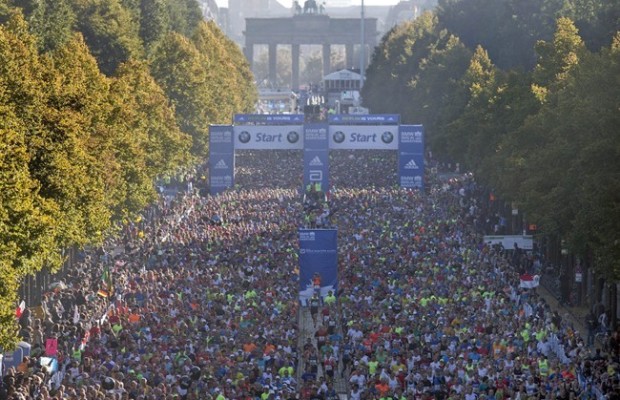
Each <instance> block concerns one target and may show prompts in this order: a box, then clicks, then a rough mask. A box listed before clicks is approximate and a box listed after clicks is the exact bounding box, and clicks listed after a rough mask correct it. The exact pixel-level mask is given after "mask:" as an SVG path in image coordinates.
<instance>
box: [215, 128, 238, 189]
mask: <svg viewBox="0 0 620 400" xmlns="http://www.w3.org/2000/svg"><path fill="white" fill-rule="evenodd" d="M233 134H234V131H233V127H232V126H230V125H212V126H210V127H209V193H211V194H212V195H215V194H218V193H221V192H223V191H224V190H226V189H228V188H230V187H232V186H233V185H234V184H235V146H234V135H233Z"/></svg>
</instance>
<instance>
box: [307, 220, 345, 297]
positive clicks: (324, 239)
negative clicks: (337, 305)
mask: <svg viewBox="0 0 620 400" xmlns="http://www.w3.org/2000/svg"><path fill="white" fill-rule="evenodd" d="M337 237H338V231H337V230H336V229H300V230H299V284H300V287H299V301H300V302H301V304H307V301H308V299H310V298H311V297H312V295H313V294H314V293H318V294H319V295H320V296H321V297H325V296H326V295H327V294H328V293H329V292H330V291H331V292H332V293H333V294H336V291H337V290H338V248H337Z"/></svg>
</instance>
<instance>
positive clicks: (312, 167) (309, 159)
mask: <svg viewBox="0 0 620 400" xmlns="http://www.w3.org/2000/svg"><path fill="white" fill-rule="evenodd" d="M311 186H312V187H313V188H315V189H317V188H318V189H319V191H321V192H329V150H327V149H326V150H310V149H304V188H305V190H308V189H309V188H310V187H311Z"/></svg>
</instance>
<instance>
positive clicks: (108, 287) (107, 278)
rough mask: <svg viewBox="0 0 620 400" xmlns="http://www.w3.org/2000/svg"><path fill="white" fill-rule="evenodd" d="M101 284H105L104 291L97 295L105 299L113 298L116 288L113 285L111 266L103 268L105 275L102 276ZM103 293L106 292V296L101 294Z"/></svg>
mask: <svg viewBox="0 0 620 400" xmlns="http://www.w3.org/2000/svg"><path fill="white" fill-rule="evenodd" d="M101 283H102V284H103V289H102V290H100V291H99V292H97V294H98V295H100V296H103V297H108V296H111V295H112V292H113V290H114V288H113V285H112V274H111V273H110V266H109V265H106V266H104V267H103V273H102V274H101ZM102 291H103V292H106V295H105V296H104V295H103V294H101V293H100V292H102Z"/></svg>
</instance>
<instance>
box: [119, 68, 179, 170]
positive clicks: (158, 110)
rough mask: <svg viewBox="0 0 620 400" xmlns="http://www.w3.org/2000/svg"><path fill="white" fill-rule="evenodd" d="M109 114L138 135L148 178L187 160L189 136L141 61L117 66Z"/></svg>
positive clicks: (173, 168) (136, 136) (174, 167)
mask: <svg viewBox="0 0 620 400" xmlns="http://www.w3.org/2000/svg"><path fill="white" fill-rule="evenodd" d="M111 92H112V105H113V109H112V115H113V119H114V120H116V121H124V122H123V124H124V125H125V126H126V129H127V130H128V132H131V133H133V135H134V136H135V138H136V139H138V138H139V140H140V141H139V142H138V143H136V145H137V146H139V148H140V149H141V150H142V151H143V152H144V154H142V157H144V160H143V167H142V169H144V172H145V173H146V174H147V176H148V177H149V178H150V180H151V181H152V180H153V179H154V178H155V177H157V176H159V175H162V174H164V173H166V172H168V171H174V170H175V169H177V168H178V167H180V166H185V165H187V163H188V151H189V148H190V145H191V137H189V136H188V135H186V134H184V133H182V132H181V131H180V129H179V127H178V126H177V124H176V119H175V117H174V110H173V109H172V107H170V105H169V104H168V100H167V99H166V96H165V94H164V92H163V90H162V89H161V88H160V87H159V86H158V85H157V83H156V82H155V80H154V79H153V77H152V76H151V74H150V71H149V69H148V66H147V65H146V64H145V63H144V62H139V61H130V62H128V63H125V64H123V65H121V66H120V67H119V69H118V70H117V76H116V77H115V79H114V80H113V82H112V87H111Z"/></svg>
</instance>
